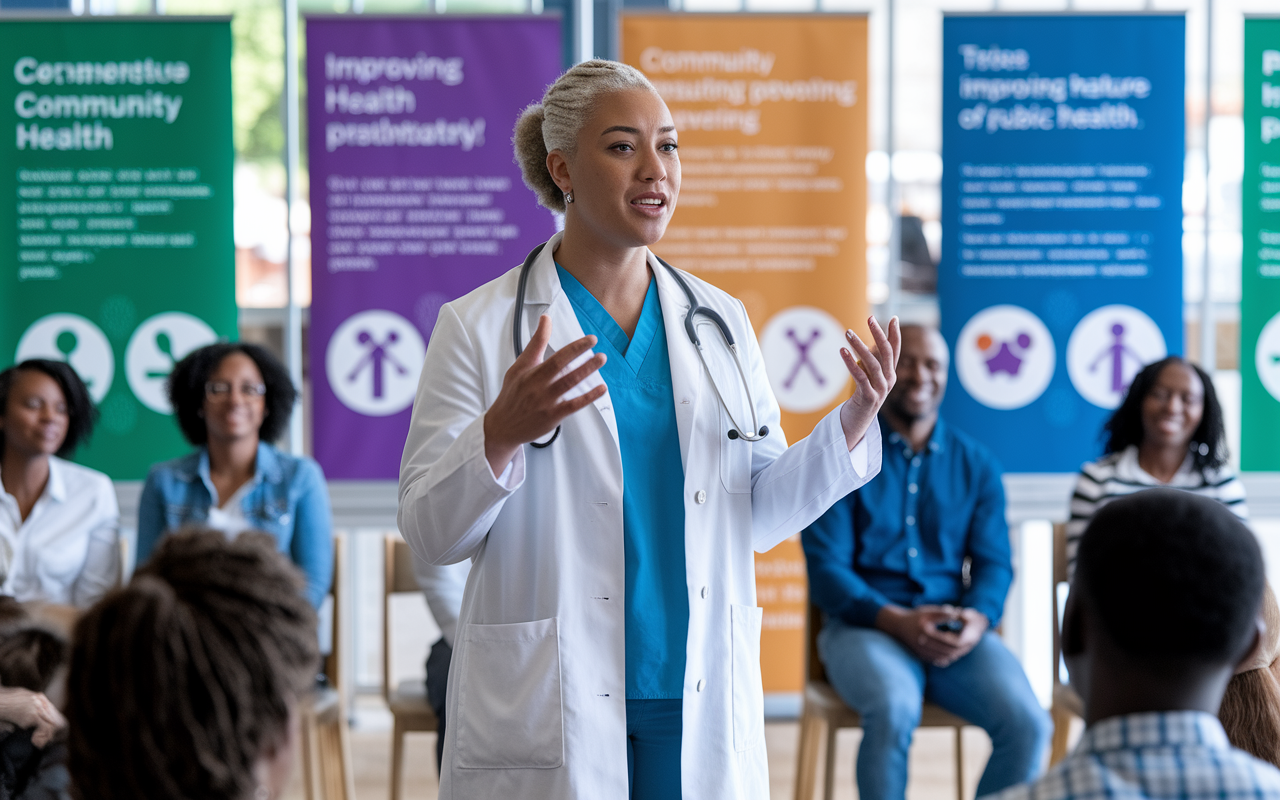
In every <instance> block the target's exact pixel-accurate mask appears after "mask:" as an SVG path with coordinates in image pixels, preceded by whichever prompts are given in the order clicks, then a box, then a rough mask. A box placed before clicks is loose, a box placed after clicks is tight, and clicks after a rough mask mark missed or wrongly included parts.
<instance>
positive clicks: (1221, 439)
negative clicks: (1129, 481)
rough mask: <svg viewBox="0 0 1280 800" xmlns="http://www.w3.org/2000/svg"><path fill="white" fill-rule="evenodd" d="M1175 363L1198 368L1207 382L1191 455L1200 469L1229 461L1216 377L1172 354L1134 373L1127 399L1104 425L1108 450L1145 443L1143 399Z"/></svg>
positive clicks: (1117, 450) (1199, 374)
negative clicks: (1167, 368)
mask: <svg viewBox="0 0 1280 800" xmlns="http://www.w3.org/2000/svg"><path fill="white" fill-rule="evenodd" d="M1173 364H1181V365H1183V366H1185V367H1190V368H1191V369H1193V370H1195V373H1196V375H1197V376H1198V377H1199V378H1200V383H1201V385H1203V386H1204V415H1203V416H1202V417H1201V418H1200V426H1199V427H1198V428H1196V430H1195V433H1193V434H1192V435H1191V455H1192V456H1193V457H1194V459H1195V465H1196V468H1197V469H1199V470H1200V471H1202V472H1203V471H1204V470H1207V469H1217V468H1218V467H1221V466H1222V465H1223V464H1225V463H1227V458H1228V453H1227V429H1226V425H1225V423H1224V422H1223V417H1222V406H1221V404H1219V403H1218V393H1217V392H1216V391H1215V390H1214V388H1213V379H1212V378H1210V377H1209V373H1207V372H1205V371H1204V370H1202V369H1200V367H1198V366H1196V365H1195V364H1193V363H1191V362H1190V361H1187V360H1186V359H1185V358H1183V357H1182V356H1169V357H1168V358H1164V359H1161V360H1160V361H1156V362H1155V363H1152V364H1148V365H1147V366H1145V367H1143V368H1142V371H1141V372H1139V373H1138V374H1137V375H1136V376H1134V379H1133V383H1131V384H1129V391H1128V392H1127V393H1126V394H1125V396H1124V402H1122V403H1121V404H1120V407H1119V408H1117V409H1116V412H1115V413H1114V414H1112V415H1111V419H1109V420H1107V424H1106V425H1104V426H1103V435H1104V436H1105V437H1106V439H1107V443H1106V448H1105V451H1106V452H1107V453H1108V454H1110V453H1119V452H1121V451H1122V450H1124V449H1125V448H1126V447H1128V446H1129V445H1141V444H1142V437H1143V429H1142V403H1143V401H1144V400H1146V399H1147V395H1148V394H1150V393H1151V390H1152V389H1153V388H1155V385H1156V380H1158V379H1159V377H1160V373H1161V372H1163V371H1164V368H1165V367H1168V366H1171V365H1173Z"/></svg>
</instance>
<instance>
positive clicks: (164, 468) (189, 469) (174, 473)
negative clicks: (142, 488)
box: [147, 450, 201, 481]
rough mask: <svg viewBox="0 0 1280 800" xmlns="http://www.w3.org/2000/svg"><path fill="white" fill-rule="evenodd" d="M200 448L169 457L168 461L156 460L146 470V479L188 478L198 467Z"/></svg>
mask: <svg viewBox="0 0 1280 800" xmlns="http://www.w3.org/2000/svg"><path fill="white" fill-rule="evenodd" d="M200 452H201V451H200V450H195V451H193V452H190V453H187V454H186V455H185V456H178V457H177V458H171V459H169V460H168V461H157V462H156V463H154V464H152V465H151V467H150V469H148V470H147V480H148V481H151V480H158V479H165V478H177V479H179V480H189V479H191V478H192V477H193V476H194V475H195V474H196V471H197V470H198V469H199V465H200Z"/></svg>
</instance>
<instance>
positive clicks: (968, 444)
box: [938, 417, 1004, 475]
mask: <svg viewBox="0 0 1280 800" xmlns="http://www.w3.org/2000/svg"><path fill="white" fill-rule="evenodd" d="M938 420H939V422H940V423H941V424H942V438H943V446H944V447H949V448H954V450H955V452H956V453H957V454H958V455H959V456H960V458H961V459H963V460H964V461H966V462H968V463H969V464H970V465H972V466H974V467H977V468H981V469H985V470H988V471H990V472H994V473H995V474H996V475H1001V474H1003V473H1004V468H1003V467H1002V466H1000V460H999V459H998V458H996V454H995V453H994V452H992V450H991V448H990V447H988V446H987V445H986V443H984V442H981V441H979V440H978V439H976V438H974V437H973V436H971V435H969V434H967V433H965V432H964V431H962V430H960V429H959V428H957V427H956V426H954V425H952V424H951V423H949V422H946V421H945V420H943V419H942V418H941V417H939V418H938Z"/></svg>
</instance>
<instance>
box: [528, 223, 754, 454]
mask: <svg viewBox="0 0 1280 800" xmlns="http://www.w3.org/2000/svg"><path fill="white" fill-rule="evenodd" d="M546 246H547V245H546V243H545V242H544V243H543V244H540V245H538V246H537V247H535V248H533V252H531V253H529V257H528V258H526V259H525V260H524V266H522V267H521V268H520V283H519V286H518V287H517V288H516V311H515V319H514V320H513V321H512V324H511V343H512V344H513V345H514V346H515V350H516V357H517V358H518V357H519V356H520V354H521V353H522V352H524V345H522V344H520V339H521V334H522V329H523V327H524V292H525V286H526V285H527V284H528V283H529V270H531V269H532V268H533V262H534V261H535V260H536V259H537V258H538V254H539V253H541V252H542V248H544V247H546ZM658 263H659V264H661V265H662V266H664V267H666V268H667V272H669V273H670V274H671V277H672V278H675V281H676V283H678V284H680V288H681V289H683V290H684V295H685V297H687V298H689V311H688V313H686V314H685V315H684V330H685V333H686V334H687V335H688V336H689V341H690V342H693V346H694V347H695V348H697V350H698V359H699V360H700V361H701V362H702V368H703V369H705V370H706V371H707V379H708V380H710V381H711V388H712V389H713V390H715V393H716V399H717V400H719V401H720V406H721V407H722V408H724V413H725V414H726V415H728V417H729V424H730V425H731V427H730V428H729V438H730V439H742V440H743V441H746V442H758V441H760V440H761V439H763V438H764V437H766V436H768V435H769V426H767V425H761V424H760V420H759V419H758V418H757V417H756V403H755V398H753V397H752V396H751V382H750V381H748V380H747V373H746V370H744V369H743V368H742V357H741V355H740V354H739V353H738V345H737V343H736V342H735V341H734V340H733V333H732V332H730V330H729V326H728V325H726V324H725V321H724V317H721V316H720V314H719V313H717V312H716V310H715V309H712V308H707V307H706V306H704V305H701V304H700V303H698V298H697V296H696V295H695V294H694V293H693V289H691V288H689V284H688V283H686V282H685V279H684V278H683V277H681V275H680V273H679V272H676V270H675V267H673V266H671V265H670V264H668V263H667V262H665V261H663V260H662V259H661V258H659V259H658ZM699 314H701V315H702V316H703V317H705V318H706V319H707V320H710V322H711V323H712V324H714V325H715V326H716V328H717V329H718V330H719V331H720V336H721V337H722V338H723V339H724V342H725V345H727V346H728V348H729V352H730V353H732V354H733V363H734V365H735V366H737V368H738V377H739V378H740V379H741V381H742V390H743V391H744V392H745V393H746V395H747V405H748V407H750V409H751V428H750V430H753V431H758V433H744V432H743V429H742V425H740V424H738V420H737V418H736V417H734V415H733V411H731V410H730V409H729V404H728V403H726V402H725V399H724V395H723V394H721V393H720V387H719V386H717V385H716V379H715V375H714V374H713V373H712V372H711V367H710V366H708V365H707V356H706V353H705V352H704V351H703V347H702V339H701V338H699V336H698V329H697V317H698V315H699ZM704 324H705V323H704ZM559 436H560V426H559V425H557V426H556V430H555V433H553V434H551V438H550V439H548V440H546V441H545V442H530V444H532V445H533V446H534V447H537V448H539V449H541V448H543V447H550V446H551V443H552V442H554V441H555V440H556V439H557V438H558V437H559Z"/></svg>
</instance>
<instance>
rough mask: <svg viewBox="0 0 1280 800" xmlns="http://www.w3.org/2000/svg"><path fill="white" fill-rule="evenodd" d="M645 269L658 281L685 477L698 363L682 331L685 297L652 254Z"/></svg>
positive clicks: (686, 307)
mask: <svg viewBox="0 0 1280 800" xmlns="http://www.w3.org/2000/svg"><path fill="white" fill-rule="evenodd" d="M649 268H650V269H651V270H652V271H653V274H654V276H655V279H656V280H657V281H658V300H659V301H660V302H661V303H662V325H663V328H664V329H665V330H666V333H667V354H668V358H669V359H670V361H671V389H672V395H673V400H674V402H675V406H676V428H677V429H678V430H679V433H680V457H681V459H682V461H683V464H684V468H685V474H688V471H689V443H690V441H692V438H693V425H694V420H695V419H696V418H697V411H698V400H699V398H700V397H701V395H702V382H703V369H702V362H701V361H699V359H698V351H697V349H696V348H694V346H693V342H691V341H689V334H688V333H687V332H686V331H685V328H684V318H685V315H686V314H688V313H689V298H688V297H687V296H686V295H685V293H684V290H683V289H681V288H680V285H679V284H678V283H676V281H675V278H673V277H671V273H669V272H667V268H666V267H664V266H662V264H661V263H660V262H659V261H658V258H657V256H655V255H654V254H653V253H649Z"/></svg>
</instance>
